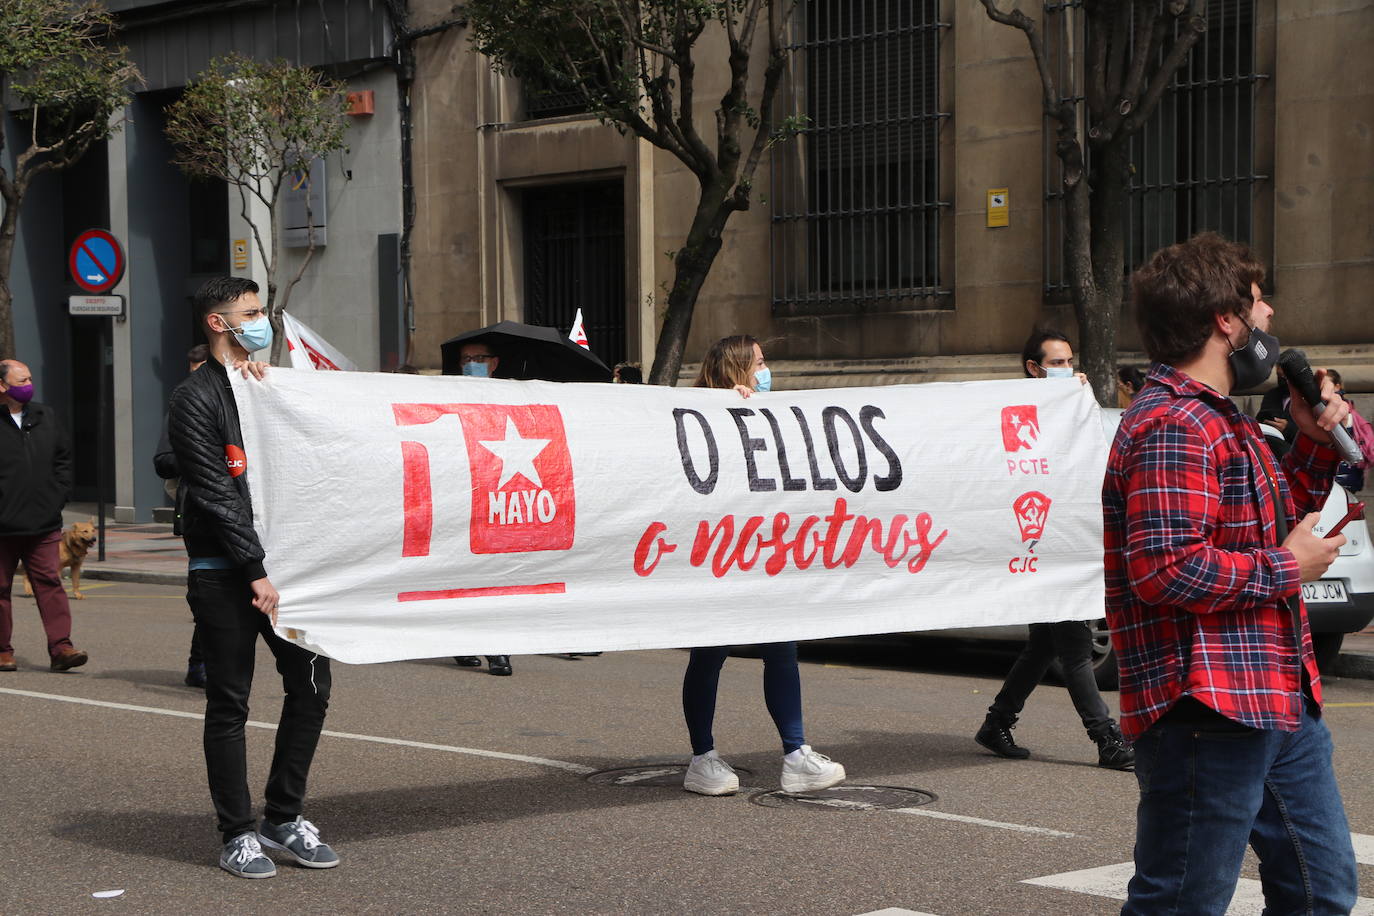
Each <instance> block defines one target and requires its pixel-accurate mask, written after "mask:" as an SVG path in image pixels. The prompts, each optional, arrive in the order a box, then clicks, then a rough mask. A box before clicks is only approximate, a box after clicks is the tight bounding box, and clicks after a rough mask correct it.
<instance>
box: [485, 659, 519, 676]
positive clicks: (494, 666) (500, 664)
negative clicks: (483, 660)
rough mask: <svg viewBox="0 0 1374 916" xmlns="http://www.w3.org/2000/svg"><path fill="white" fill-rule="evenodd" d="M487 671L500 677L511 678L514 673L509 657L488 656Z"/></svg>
mask: <svg viewBox="0 0 1374 916" xmlns="http://www.w3.org/2000/svg"><path fill="white" fill-rule="evenodd" d="M487 670H488V671H490V672H491V673H492V674H495V675H497V676H498V677H509V676H510V675H511V673H512V671H513V669H512V668H511V666H510V656H509V655H488V656H487Z"/></svg>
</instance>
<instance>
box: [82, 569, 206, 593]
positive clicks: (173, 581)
mask: <svg viewBox="0 0 1374 916" xmlns="http://www.w3.org/2000/svg"><path fill="white" fill-rule="evenodd" d="M81 578H83V579H103V580H105V581H107V582H143V583H146V584H149V585H179V586H181V587H182V588H185V587H186V574H185V573H173V572H154V571H152V570H146V569H119V568H118V567H106V568H101V567H99V566H83V567H81Z"/></svg>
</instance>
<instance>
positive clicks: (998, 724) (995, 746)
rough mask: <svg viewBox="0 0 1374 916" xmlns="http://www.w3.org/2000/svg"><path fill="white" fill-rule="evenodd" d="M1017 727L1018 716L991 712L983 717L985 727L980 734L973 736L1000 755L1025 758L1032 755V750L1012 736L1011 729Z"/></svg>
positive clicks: (980, 730)
mask: <svg viewBox="0 0 1374 916" xmlns="http://www.w3.org/2000/svg"><path fill="white" fill-rule="evenodd" d="M1015 727H1016V716H1003V715H1001V714H1000V713H995V712H989V713H988V714H987V716H986V717H985V718H984V719H983V727H982V728H980V729H978V734H976V735H974V736H973V740H974V741H977V742H978V743H979V744H981V745H983V747H985V748H987V749H988V750H990V751H992V752H993V753H994V754H996V755H997V756H998V757H1010V758H1011V759H1013V760H1025V759H1026V758H1027V757H1029V756H1030V751H1028V750H1026V749H1025V748H1024V747H1021V746H1020V745H1019V744H1017V743H1016V741H1015V739H1013V738H1012V736H1011V730H1012V729H1013V728H1015Z"/></svg>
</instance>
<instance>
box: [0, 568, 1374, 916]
mask: <svg viewBox="0 0 1374 916" xmlns="http://www.w3.org/2000/svg"><path fill="white" fill-rule="evenodd" d="M85 590H86V594H87V598H86V600H84V601H79V602H73V607H74V610H75V614H76V631H75V637H76V642H77V644H78V645H79V646H80V647H81V648H84V649H86V650H87V651H89V652H90V653H91V656H92V661H91V663H90V664H89V665H87V666H86V667H85V668H82V669H78V670H77V671H74V672H70V673H66V674H54V673H50V672H49V671H48V670H47V664H46V662H47V659H46V654H45V653H44V651H43V639H42V631H41V628H40V626H39V623H38V616H37V612H36V610H35V608H34V606H33V604H32V601H31V600H28V599H24V598H22V597H21V598H18V599H16V601H15V618H16V620H15V624H16V634H15V640H14V641H15V645H16V648H17V655H18V658H19V662H20V664H21V670H20V671H18V672H17V673H12V674H10V673H0V712H2V713H3V715H0V721H2V722H3V723H4V725H5V729H4V735H3V738H0V741H3V744H2V745H0V799H3V819H2V820H0V824H3V829H2V830H0V914H6V916H12V914H50V913H95V912H103V913H115V912H120V913H178V914H180V913H240V912H241V913H249V912H252V913H262V912H293V913H502V914H525V913H635V914H639V913H687V912H691V913H765V912H766V913H778V912H781V913H789V914H796V916H804V914H827V916H857V914H865V913H872V912H875V911H879V910H883V909H885V908H896V909H897V910H904V911H913V912H920V913H930V914H938V916H956V914H975V913H996V914H1065V913H1072V914H1080V913H1082V914H1096V913H1102V914H1106V913H1114V912H1116V911H1117V909H1118V908H1119V905H1120V904H1119V903H1118V902H1116V901H1114V900H1113V899H1111V897H1110V896H1109V895H1110V894H1112V893H1114V892H1117V891H1118V890H1119V889H1120V888H1123V887H1124V880H1125V877H1128V876H1129V866H1126V868H1125V871H1124V873H1123V870H1122V867H1121V866H1122V864H1123V863H1128V862H1129V860H1130V857H1131V844H1132V836H1133V809H1134V801H1135V794H1136V787H1135V780H1134V777H1132V776H1131V775H1130V774H1127V773H1119V772H1113V771H1106V770H1100V769H1098V768H1097V767H1095V766H1094V765H1093V764H1094V763H1095V759H1096V757H1095V749H1094V748H1093V747H1092V745H1090V744H1089V742H1088V741H1087V739H1086V738H1085V737H1084V735H1083V733H1082V730H1081V728H1080V727H1079V726H1078V725H1077V722H1076V717H1075V716H1074V714H1073V711H1072V706H1071V704H1070V703H1069V701H1068V697H1067V695H1066V694H1065V692H1064V691H1063V689H1061V688H1059V687H1057V686H1054V685H1051V684H1046V685H1043V686H1042V687H1041V688H1040V689H1039V690H1038V691H1037V692H1036V694H1035V695H1034V696H1033V697H1032V699H1031V702H1030V705H1029V707H1028V714H1027V715H1026V717H1025V718H1024V719H1023V721H1022V725H1021V727H1020V728H1019V729H1018V730H1017V738H1018V740H1019V741H1020V742H1021V743H1023V744H1025V745H1026V746H1028V747H1030V748H1032V750H1033V751H1034V756H1033V757H1032V759H1031V760H1029V761H1025V762H1021V761H1004V760H1001V759H998V758H995V757H992V756H990V755H988V754H986V753H985V752H983V751H982V749H981V748H979V747H977V746H976V745H975V744H974V743H973V741H972V740H971V736H972V734H973V732H974V730H975V729H976V727H977V725H978V723H979V721H980V719H981V716H982V712H983V710H984V709H985V707H986V706H987V704H988V702H990V700H991V696H992V694H993V693H994V692H995V690H996V688H997V686H998V678H999V676H1000V674H1001V673H1002V672H1003V671H1004V670H1005V664H1006V661H1007V659H1006V657H1005V656H997V655H989V654H987V653H984V652H978V651H972V650H961V649H957V648H953V647H950V646H949V645H945V644H934V645H931V644H926V645H923V646H920V647H918V648H913V647H912V646H911V645H908V644H905V643H901V642H898V641H896V640H887V641H863V642H846V643H839V644H834V643H831V644H813V645H811V646H809V647H806V648H805V650H804V658H805V659H806V661H805V662H804V664H803V671H802V680H803V686H804V690H805V695H806V720H807V734H808V738H809V740H811V741H812V743H813V744H814V745H815V746H816V747H817V749H818V750H820V751H823V752H824V753H827V754H829V755H831V756H832V757H834V758H835V759H837V760H839V761H840V762H842V763H843V764H844V765H845V767H846V768H847V769H848V771H849V776H850V779H849V783H848V786H849V787H850V788H849V790H848V793H847V794H843V795H841V796H839V797H838V798H839V800H838V802H834V803H831V804H824V805H823V804H814V803H813V804H794V805H789V806H770V805H767V804H763V803H761V802H768V801H770V798H768V797H764V796H763V793H764V792H766V791H768V790H771V789H775V788H776V787H777V779H778V769H779V764H780V759H779V754H780V750H779V748H778V747H777V744H776V742H777V738H776V733H775V732H774V730H773V728H772V724H771V722H770V721H769V719H768V717H767V714H766V712H765V710H764V708H763V701H762V696H761V691H760V683H759V682H760V666H761V663H760V662H759V661H757V660H753V659H748V658H740V659H731V660H730V661H729V662H728V663H727V665H726V668H725V672H724V676H723V677H722V681H721V693H720V706H719V712H718V715H717V723H716V725H717V727H716V736H717V740H718V742H719V749H720V751H721V753H722V755H723V756H724V757H725V758H726V759H727V760H729V761H731V762H732V763H733V764H735V765H736V766H738V767H745V768H748V769H749V770H752V775H750V776H746V777H744V779H743V782H744V784H745V786H746V790H745V791H744V792H742V793H741V794H740V795H738V796H735V797H732V798H703V797H699V796H695V795H690V794H687V793H685V792H683V791H682V790H681V788H680V787H679V786H678V785H674V784H669V785H666V786H655V785H652V784H646V782H648V783H652V782H653V779H652V778H651V779H648V780H647V781H646V780H636V779H635V777H634V774H631V776H630V778H629V780H628V781H626V780H625V779H623V778H622V779H621V781H620V782H619V783H617V781H616V776H617V775H619V776H621V777H623V776H624V774H612V776H610V777H604V776H595V775H592V774H594V773H595V772H598V771H605V770H610V769H616V768H624V767H635V766H646V765H655V764H672V763H681V762H684V761H685V759H686V755H687V753H688V749H687V747H686V735H685V729H684V727H683V725H682V719H681V713H680V707H679V691H680V685H681V676H682V670H683V666H684V664H685V662H686V656H685V654H684V653H682V652H678V651H655V652H637V653H618V654H607V655H604V656H601V657H599V658H588V659H581V660H577V661H573V660H568V659H564V658H556V657H545V656H533V657H524V656H520V657H516V659H515V668H516V671H515V676H514V677H510V678H497V677H491V676H489V675H488V674H486V672H485V669H480V670H479V669H461V668H458V667H456V666H455V665H454V664H453V663H452V661H451V660H450V659H431V660H422V661H413V662H402V663H394V664H387V665H375V666H359V667H350V666H343V665H339V666H336V668H335V675H334V697H333V702H332V707H331V710H330V716H329V720H328V722H327V723H326V728H327V729H328V730H329V732H330V734H329V735H327V736H326V737H325V738H324V739H322V741H321V745H320V750H319V753H318V755H317V757H316V761H315V767H314V770H313V773H312V785H311V793H310V797H309V799H308V804H307V808H306V812H305V813H306V817H307V818H309V819H310V820H312V821H314V822H315V823H316V824H317V825H319V827H320V828H321V830H322V831H323V835H324V838H325V840H326V841H328V842H330V843H331V844H332V845H333V846H334V847H335V849H336V850H337V851H338V852H339V854H340V856H341V858H342V860H343V864H342V865H341V866H340V867H339V868H337V869H333V870H330V871H309V870H305V869H300V868H295V867H292V866H290V865H282V866H281V867H280V869H279V873H278V876H277V877H276V878H273V879H271V880H267V881H245V880H242V879H239V878H234V877H232V876H230V875H229V874H227V873H225V872H223V871H221V870H219V869H218V868H217V867H215V862H216V857H217V854H218V849H219V845H218V835H217V833H216V831H215V829H214V816H213V812H212V809H211V807H210V802H209V797H208V792H207V790H206V787H205V774H204V765H203V761H202V758H201V750H200V727H201V724H200V721H199V719H198V715H199V713H200V712H201V711H202V708H203V700H202V699H201V695H200V694H199V692H198V691H194V690H191V689H188V688H186V687H184V686H182V684H181V678H182V675H183V674H184V671H185V667H184V666H185V655H186V648H187V645H188V642H189V639H190V635H191V624H190V616H189V612H188V611H187V610H186V607H185V604H184V602H183V599H182V596H181V593H180V591H179V590H178V589H172V588H163V587H158V586H150V585H140V584H128V583H114V582H89V583H88V584H87V585H86V589H85ZM1327 691H1328V697H1327V698H1328V702H1329V704H1330V706H1329V708H1328V716H1329V721H1330V723H1331V726H1332V728H1333V731H1334V733H1335V735H1336V742H1337V749H1338V750H1337V766H1338V767H1339V770H1340V773H1341V776H1342V784H1343V787H1344V791H1345V795H1346V805H1347V810H1348V812H1349V815H1350V822H1351V829H1352V831H1354V832H1355V833H1356V834H1357V835H1358V836H1357V842H1359V843H1361V844H1363V843H1365V842H1368V843H1369V844H1370V847H1369V849H1368V850H1367V851H1365V852H1363V853H1361V859H1362V860H1363V861H1365V862H1369V863H1374V838H1371V839H1369V840H1368V841H1366V840H1365V839H1364V835H1365V834H1374V790H1372V789H1371V788H1370V787H1369V776H1368V774H1369V772H1370V769H1369V766H1368V761H1369V759H1370V753H1371V750H1374V730H1371V728H1370V724H1371V722H1374V682H1371V681H1354V680H1334V681H1330V682H1328V686H1327ZM279 696H280V685H279V682H278V681H277V678H276V673H275V670H274V669H273V667H272V663H271V656H270V654H269V653H267V652H266V651H265V650H264V651H262V652H261V654H260V660H259V674H258V683H257V689H256V690H255V691H254V699H253V712H252V715H251V718H252V719H253V721H255V722H260V723H274V722H275V721H276V718H277V715H278V712H279V705H280V704H279ZM74 700H75V701H81V702H72V701H74ZM86 701H94V702H95V704H107V705H92V703H90V702H86ZM1109 702H1111V703H1112V704H1115V696H1114V695H1112V696H1111V697H1110V698H1109ZM248 738H249V755H250V756H249V763H250V769H251V772H252V784H253V786H254V791H255V793H260V787H261V784H262V781H263V780H264V779H265V773H266V769H267V763H268V759H269V755H270V752H271V742H272V733H271V732H270V731H269V730H268V729H267V728H262V727H254V728H250V729H249V735H248ZM379 739H381V740H379ZM502 755H511V756H502ZM589 776H590V778H589ZM864 785H871V786H892V787H905V788H909V789H919V790H924V791H925V792H927V793H930V794H932V795H933V796H934V799H933V800H930V801H928V802H927V803H924V804H917V802H919V801H921V799H919V798H914V799H913V800H909V801H907V802H901V801H897V802H894V804H898V805H899V806H900V805H905V807H898V808H885V809H884V808H871V807H867V806H866V804H865V803H863V801H864V799H871V798H873V797H874V795H873V793H866V792H864V791H863V790H861V789H859V788H857V787H859V786H864ZM1111 866H1116V868H1115V869H1113V868H1111ZM1085 870H1093V871H1090V872H1086V873H1085V874H1071V873H1078V872H1084V871H1085ZM1066 873H1070V874H1069V875H1068V877H1064V876H1065V874H1066ZM1123 875H1124V876H1123ZM1246 875H1247V876H1248V877H1250V878H1253V877H1254V876H1255V870H1254V863H1253V862H1251V863H1249V864H1248V865H1247V868H1246ZM1361 879H1362V889H1363V893H1364V895H1365V896H1367V897H1374V864H1362V865H1361ZM1035 880H1038V881H1040V882H1041V883H1038V884H1030V883H1026V882H1028V881H1035ZM1066 885H1067V886H1069V887H1072V888H1074V889H1066ZM114 890H120V891H123V893H122V894H121V895H119V896H117V897H113V898H108V899H97V898H95V897H93V896H92V894H94V893H96V892H102V891H114ZM1104 895H1108V896H1104ZM1247 906H1249V904H1246V903H1245V902H1244V901H1239V900H1238V903H1237V907H1236V908H1235V909H1234V912H1237V913H1242V912H1258V910H1254V909H1246V907H1247ZM1364 906H1374V905H1371V904H1364Z"/></svg>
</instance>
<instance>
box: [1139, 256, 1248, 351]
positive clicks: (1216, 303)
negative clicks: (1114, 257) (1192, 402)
mask: <svg viewBox="0 0 1374 916" xmlns="http://www.w3.org/2000/svg"><path fill="white" fill-rule="evenodd" d="M1263 281H1264V265H1263V264H1261V263H1260V261H1259V259H1258V258H1256V257H1255V255H1254V253H1253V252H1251V251H1250V249H1249V248H1248V247H1246V246H1245V245H1242V244H1240V243H1239V242H1233V241H1231V240H1229V239H1226V238H1223V237H1222V236H1220V235H1218V234H1217V233H1215V232H1203V233H1200V234H1198V235H1195V236H1193V237H1192V238H1191V239H1189V240H1188V241H1186V242H1179V243H1178V244H1176V245H1170V246H1169V247H1167V248H1161V249H1160V250H1159V251H1156V252H1155V253H1154V256H1153V257H1151V258H1150V260H1149V262H1147V263H1146V264H1145V265H1144V266H1143V267H1141V268H1140V269H1139V270H1137V271H1136V272H1135V276H1134V277H1132V278H1131V288H1132V294H1133V296H1134V300H1135V317H1136V324H1137V325H1138V326H1139V328H1140V339H1141V342H1142V343H1143V344H1144V345H1145V352H1146V353H1148V354H1149V355H1150V359H1152V360H1154V361H1155V362H1160V363H1167V364H1169V365H1177V364H1179V363H1182V362H1187V361H1188V360H1189V359H1191V358H1192V357H1194V356H1196V355H1197V354H1198V353H1199V352H1200V351H1201V350H1202V347H1203V344H1205V343H1206V342H1207V338H1208V337H1210V336H1211V334H1212V326H1213V320H1214V319H1215V317H1216V316H1218V315H1236V316H1238V317H1240V318H1242V319H1246V318H1248V317H1249V315H1250V306H1251V305H1252V304H1253V303H1254V298H1253V296H1252V294H1251V289H1250V287H1251V284H1256V285H1257V284H1260V283H1262V282H1263Z"/></svg>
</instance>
